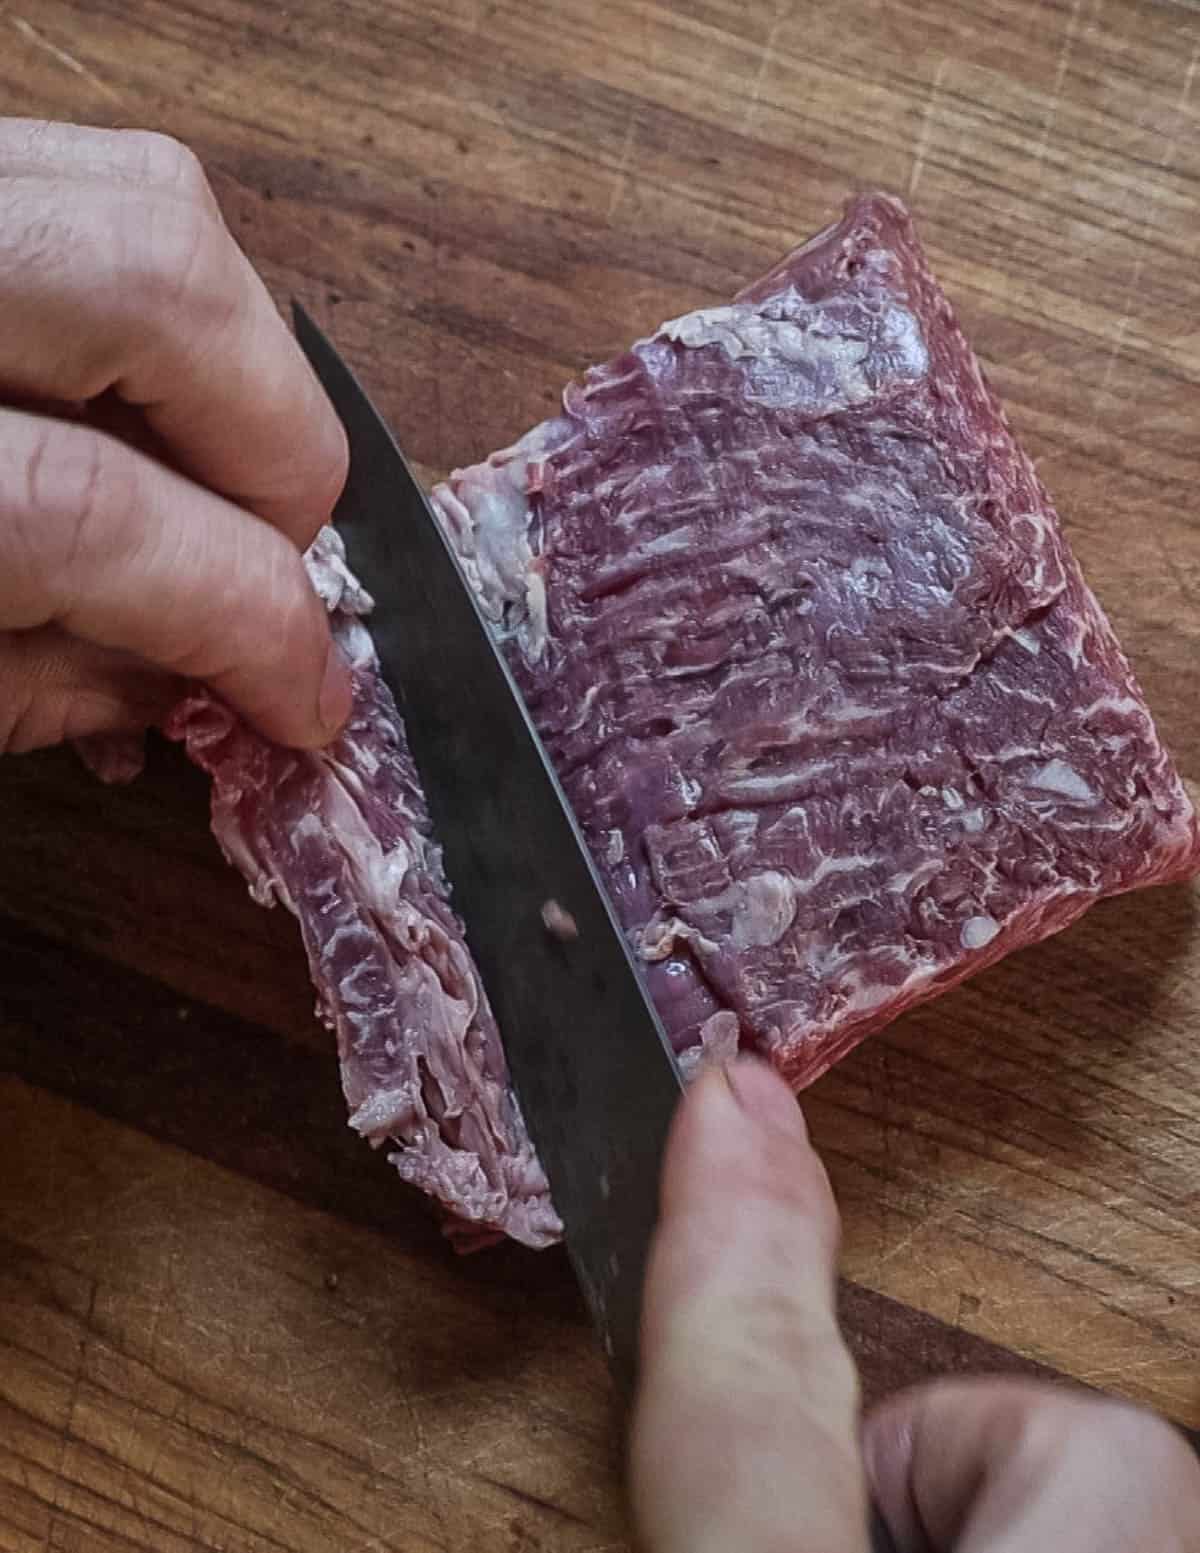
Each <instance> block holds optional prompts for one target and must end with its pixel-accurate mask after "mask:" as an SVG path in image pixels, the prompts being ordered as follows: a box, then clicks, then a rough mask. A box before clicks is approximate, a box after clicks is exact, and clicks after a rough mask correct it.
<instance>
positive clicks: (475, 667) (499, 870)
mask: <svg viewBox="0 0 1200 1553" xmlns="http://www.w3.org/2000/svg"><path fill="white" fill-rule="evenodd" d="M294 313H295V324H296V334H297V338H298V339H299V341H300V345H301V347H302V348H303V350H304V352H305V354H306V355H307V357H308V359H309V361H310V362H311V364H312V366H313V368H314V370H315V371H316V374H317V376H318V378H319V379H320V380H321V383H322V385H323V386H324V388H325V392H326V393H327V394H328V395H329V398H330V399H331V401H332V402H333V406H334V408H335V409H336V411H337V413H338V415H339V416H340V417H341V420H342V423H343V425H344V426H345V428H346V432H347V435H348V437H349V440H350V476H349V479H348V481H347V483H346V489H345V491H344V492H343V494H342V497H341V500H340V501H339V503H338V506H337V511H336V513H335V522H336V525H337V528H338V530H339V532H340V533H341V535H342V538H343V540H344V541H345V545H346V554H347V559H348V560H349V563H350V566H351V568H352V569H353V570H354V571H355V572H356V573H357V575H358V576H359V577H360V578H361V579H362V582H363V584H364V585H365V587H366V588H367V590H368V591H369V592H370V593H371V594H372V595H373V597H374V599H375V610H374V613H373V614H372V616H371V622H370V624H371V634H372V636H373V637H374V640H375V646H376V649H377V650H378V653H379V660H380V663H381V665H382V668H383V673H384V676H385V678H386V679H387V682H388V684H389V685H390V686H391V689H392V692H393V694H394V695H395V697H396V700H397V702H398V703H399V705H400V708H401V712H402V714H403V717H404V722H405V727H406V729H407V731H408V738H409V743H410V745H411V748H412V753H413V758H414V759H415V761H416V763H417V769H418V770H419V772H420V774H421V780H422V783H423V784H424V787H425V793H426V797H427V799H428V802H429V810H430V814H431V816H432V818H433V823H434V827H435V830H436V833H437V836H438V840H439V841H440V842H441V844H442V847H443V851H444V856H445V863H446V874H447V877H448V878H449V879H450V882H451V886H452V888H453V891H454V904H455V907H456V908H457V910H458V913H459V915H460V916H461V917H462V919H463V921H464V923H465V924H466V934H467V941H468V943H469V944H470V946H471V951H472V953H473V954H474V956H475V959H476V961H477V962H478V965H479V969H480V971H481V973H482V975H483V980H484V985H485V986H486V987H487V991H488V996H489V997H490V999H491V1001H492V1006H493V1008H494V1009H495V1012H496V1017H497V1020H498V1021H499V1025H500V1029H501V1031H502V1032H503V1036H504V1049H505V1052H506V1054H507V1056H508V1062H509V1067H510V1069H511V1071H512V1077H513V1083H514V1085H515V1087H516V1092H517V1096H518V1098H519V1100H520V1103H521V1109H522V1111H523V1112H524V1114H525V1120H526V1123H527V1124H528V1127H529V1131H530V1134H531V1136H532V1138H533V1141H534V1144H535V1145H536V1147H537V1151H538V1155H539V1157H540V1158H541V1161H542V1164H543V1165H544V1167H545V1170H546V1174H547V1176H548V1177H549V1181H550V1190H551V1193H552V1195H553V1198H554V1205H555V1207H556V1208H557V1209H558V1212H559V1214H560V1215H561V1217H562V1220H563V1223H564V1225H565V1227H566V1242H567V1250H568V1251H569V1253H570V1256H571V1260H572V1262H573V1263H574V1265H575V1270H576V1272H577V1274H578V1277H579V1281H580V1284H581V1285H582V1288H583V1291H584V1294H585V1296H586V1297H587V1301H588V1304H589V1305H590V1307H591V1310H592V1313H593V1315H594V1317H595V1319H596V1323H597V1325H598V1327H599V1329H600V1333H601V1336H602V1338H603V1340H604V1344H605V1347H606V1349H607V1351H608V1354H609V1357H610V1359H611V1361H612V1365H613V1368H614V1371H615V1373H616V1374H617V1375H618V1377H619V1378H620V1379H621V1381H622V1382H625V1383H627V1382H629V1381H630V1380H631V1379H632V1377H633V1375H634V1373H635V1368H636V1355H637V1332H638V1321H639V1316H640V1308H641V1289H642V1277H643V1273H644V1270H645V1261H646V1251H647V1246H648V1243H649V1239H650V1235H651V1232H652V1230H653V1227H654V1220H655V1216H656V1211H657V1200H658V1177H659V1167H660V1163H661V1157H662V1150H663V1145H664V1142H665V1139H666V1132H667V1127H668V1124H669V1123H670V1120H671V1116H672V1114H673V1113H674V1110H675V1106H676V1103H677V1101H678V1099H679V1094H680V1080H679V1073H678V1070H677V1068H676V1065H675V1060H674V1057H673V1055H672V1051H671V1047H670V1043H669V1042H668V1040H667V1037H666V1035H665V1033H664V1031H663V1028H662V1025H661V1023H660V1022H659V1019H658V1016H657V1014H656V1013H655V1011H654V1007H653V1005H652V1004H651V1002H650V1000H649V998H648V996H647V994H646V991H645V988H644V986H643V984H642V979H641V976H640V973H639V971H638V969H637V965H636V962H635V961H634V959H633V957H632V955H631V953H630V950H629V945H628V943H627V942H626V939H625V936H624V933H623V932H622V930H621V928H620V925H619V924H618V922H617V919H616V917H615V916H614V914H613V909H612V905H611V903H610V902H609V899H608V897H607V895H606V893H605V891H604V888H603V886H602V885H601V882H600V879H599V877H598V876H597V873H596V870H595V868H594V866H593V864H592V860H591V857H590V855H589V854H588V851H587V848H586V845H585V843H584V841H583V837H582V835H581V834H580V831H579V828H578V825H577V824H576V821H575V819H574V816H573V815H572V813H571V810H570V807H569V806H568V804H567V801H566V798H565V797H564V795H563V791H562V788H561V787H560V785H559V782H558V778H557V777H556V776H555V774H554V771H553V769H552V767H551V766H550V763H549V761H548V759H547V756H546V752H545V750H544V748H543V747H542V743H541V740H540V739H539V738H538V736H537V733H536V732H535V730H534V728H533V725H532V723H531V722H530V720H529V714H528V712H527V711H526V709H525V704H524V702H523V701H522V699H521V696H520V693H519V691H518V690H517V687H516V685H515V683H514V681H513V678H512V675H511V674H510V672H509V669H508V665H507V664H506V663H505V661H504V659H503V658H502V657H501V655H500V653H499V651H498V649H497V647H496V645H495V643H494V641H493V638H492V635H491V632H490V630H489V628H488V626H487V624H486V622H485V621H484V618H483V616H482V615H481V614H480V612H479V609H478V608H477V606H476V603H475V599H474V596H473V595H472V593H471V591H470V589H469V587H468V586H467V583H466V580H465V578H464V577H463V574H462V571H461V569H460V567H459V564H458V560H457V558H456V557H455V555H454V553H453V552H452V550H451V549H450V546H449V545H448V544H447V542H446V540H445V537H444V536H443V533H442V530H441V527H440V525H439V523H438V521H437V519H436V517H435V516H434V514H433V511H432V509H431V507H430V505H429V502H428V501H427V499H426V497H425V494H424V492H423V491H422V489H421V487H420V485H419V484H418V482H417V480H416V479H415V478H414V476H413V474H412V472H411V470H410V469H409V467H408V464H407V463H406V461H405V459H404V456H403V454H402V453H401V452H400V449H399V448H398V447H397V445H396V443H395V441H394V439H393V438H392V435H391V433H390V432H389V431H388V429H387V426H386V425H385V424H384V422H383V420H382V418H381V417H380V415H379V414H378V412H377V411H376V410H375V409H374V407H373V406H372V404H371V402H370V400H369V399H368V398H367V395H366V394H365V393H364V392H363V390H362V388H361V387H360V386H359V384H358V383H357V381H356V380H355V378H354V375H353V374H352V373H351V371H350V369H349V368H348V367H347V366H346V364H345V363H344V362H343V361H342V359H341V358H340V356H339V355H338V354H337V352H336V351H335V350H334V348H333V346H332V345H331V344H330V343H329V341H328V340H327V339H326V338H325V336H324V335H323V334H322V333H321V331H320V330H319V329H318V328H317V326H316V325H315V324H314V323H313V322H312V320H311V319H310V318H309V317H308V316H307V314H306V313H305V312H304V311H303V309H302V308H300V307H299V306H298V305H294ZM549 901H554V902H557V903H558V904H559V905H560V906H561V907H562V908H563V909H564V910H565V911H567V912H569V913H570V915H571V916H572V917H573V918H574V919H575V923H576V925H577V927H578V937H577V938H576V939H575V940H573V941H571V942H561V941H559V940H557V939H555V938H552V937H551V936H550V935H549V934H548V933H547V931H546V929H545V926H544V924H543V921H542V908H543V906H544V905H545V904H546V903H547V902H549Z"/></svg>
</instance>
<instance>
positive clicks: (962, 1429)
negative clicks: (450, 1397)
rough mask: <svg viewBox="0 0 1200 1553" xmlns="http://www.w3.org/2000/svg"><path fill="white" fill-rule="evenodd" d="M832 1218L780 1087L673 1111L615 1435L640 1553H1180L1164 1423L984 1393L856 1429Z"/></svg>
mask: <svg viewBox="0 0 1200 1553" xmlns="http://www.w3.org/2000/svg"><path fill="white" fill-rule="evenodd" d="M837 1241H838V1216H837V1210H836V1207H835V1205H834V1201H833V1196H832V1193H831V1191H830V1188H829V1183H828V1180H827V1178H826V1176H825V1172H824V1169H823V1168H822V1166H821V1163H820V1161H819V1159H818V1158H817V1156H816V1154H815V1153H814V1152H813V1150H812V1148H811V1146H810V1144H809V1142H808V1137H807V1132H806V1129H805V1126H804V1122H803V1118H802V1115H801V1112H800V1108H799V1106H798V1105H797V1104H796V1102H795V1100H794V1098H793V1097H792V1095H791V1093H790V1092H789V1090H788V1089H787V1086H786V1085H785V1084H784V1083H783V1081H782V1080H781V1079H779V1078H778V1077H777V1076H776V1075H775V1074H774V1073H773V1072H772V1071H771V1070H770V1069H768V1068H767V1067H766V1066H765V1065H763V1064H761V1063H758V1062H756V1061H754V1060H752V1059H742V1060H740V1061H739V1062H738V1063H736V1064H734V1066H733V1067H732V1069H731V1070H730V1071H729V1074H728V1077H727V1076H726V1075H725V1074H723V1073H720V1072H710V1073H707V1074H705V1075H704V1076H703V1077H702V1078H701V1079H699V1080H698V1081H697V1083H696V1084H695V1085H694V1086H693V1087H692V1089H691V1091H690V1092H689V1094H688V1095H687V1097H686V1099H685V1100H684V1103H683V1105H682V1106H681V1109H680V1114H679V1116H678V1118H677V1120H676V1124H675V1128H674V1131H673V1133H672V1138H671V1142H670V1146H669V1149H668V1154H667V1160H666V1164H665V1168H664V1175H663V1187H662V1215H661V1220H660V1224H659V1229H658V1233H657V1236H656V1240H655V1244H654V1248H653V1252H652V1256H651V1262H650V1268H649V1272H648V1277H647V1284H646V1299H645V1319H644V1327H643V1347H642V1382H641V1388H640V1392H639V1396H638V1400H637V1404H636V1407H635V1413H634V1423H633V1431H632V1436H631V1462H630V1465H631V1492H632V1499H633V1509H634V1516H635V1520H636V1523H637V1526H638V1529H639V1531H640V1534H641V1537H642V1545H643V1546H644V1547H645V1548H646V1550H647V1553H866V1550H867V1547H868V1541H867V1530H866V1504H867V1493H868V1487H869V1489H870V1493H871V1495H872V1496H873V1497H874V1499H875V1500H876V1502H877V1503H878V1505H879V1506H880V1508H881V1510H882V1512H883V1514H884V1517H885V1519H886V1520H887V1522H888V1525H889V1527H890V1529H891V1531H892V1534H893V1536H894V1537H895V1539H896V1542H897V1545H898V1547H899V1548H900V1550H901V1553H1194V1550H1198V1549H1200V1466H1198V1465H1197V1462H1196V1459H1195V1457H1194V1456H1193V1454H1192V1452H1191V1451H1190V1450H1189V1448H1188V1447H1187V1445H1186V1444H1185V1442H1184V1440H1183V1438H1182V1437H1181V1436H1180V1435H1179V1434H1177V1433H1176V1431H1175V1430H1173V1429H1172V1428H1170V1427H1169V1426H1168V1425H1167V1424H1165V1423H1164V1422H1163V1421H1162V1420H1160V1419H1158V1418H1156V1417H1154V1416H1153V1415H1151V1414H1148V1413H1144V1412H1141V1411H1139V1410H1137V1409H1135V1408H1132V1407H1128V1406H1125V1405H1124V1404H1120V1403H1116V1402H1112V1401H1108V1400H1105V1399H1102V1398H1097V1397H1094V1396H1092V1395H1090V1394H1088V1393H1086V1392H1082V1391H1075V1390H1072V1389H1067V1388H1065V1387H1063V1388H1060V1387H1054V1386H1048V1385H1044V1384H1041V1383H1036V1382H1031V1381H1026V1380H1012V1379H1000V1378H982V1379H978V1380H954V1381H938V1382H935V1383H933V1384H931V1385H928V1386H922V1387H919V1388H917V1389H916V1390H914V1391H911V1392H907V1393H904V1394H902V1395H900V1396H897V1397H895V1398H893V1399H891V1400H890V1401H888V1402H887V1403H885V1404H884V1405H883V1406H882V1407H881V1408H879V1409H877V1410H876V1411H875V1412H874V1413H873V1414H872V1416H871V1417H870V1418H869V1419H868V1420H867V1423H866V1425H865V1428H864V1429H863V1430H862V1431H861V1434H860V1428H859V1423H858V1416H857V1415H858V1383H857V1377H856V1375H855V1371H854V1366H853V1364H852V1362H851V1360H850V1356H849V1354H848V1352H847V1350H846V1347H845V1345H844V1343H843V1341H842V1338H841V1335H840V1333H839V1331H838V1328H837V1321H836V1316H835V1314H834V1282H835V1260H836V1252H837Z"/></svg>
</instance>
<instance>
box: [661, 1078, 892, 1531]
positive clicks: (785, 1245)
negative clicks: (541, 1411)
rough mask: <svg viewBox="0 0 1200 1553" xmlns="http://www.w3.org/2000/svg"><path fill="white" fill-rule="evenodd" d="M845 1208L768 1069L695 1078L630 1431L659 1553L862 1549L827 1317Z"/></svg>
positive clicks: (677, 1152) (670, 1167)
mask: <svg viewBox="0 0 1200 1553" xmlns="http://www.w3.org/2000/svg"><path fill="white" fill-rule="evenodd" d="M837 1240H838V1220H837V1210H836V1208H835V1206H834V1202H833V1196H832V1193H831V1192H830V1188H829V1183H828V1180H827V1178H826V1176H825V1172H824V1170H823V1169H822V1166H821V1163H820V1161H819V1160H818V1159H817V1156H816V1155H815V1154H814V1152H813V1150H812V1148H811V1146H810V1145H809V1142H808V1135H807V1131H806V1129H805V1126H804V1121H803V1118H802V1116H801V1113H800V1109H799V1106H798V1105H797V1104H796V1101H795V1099H794V1097H793V1096H792V1094H791V1092H790V1091H789V1090H788V1088H787V1086H786V1085H785V1084H784V1083H783V1081H782V1080H781V1079H780V1078H779V1077H778V1076H777V1075H776V1074H775V1073H774V1072H773V1071H771V1070H770V1069H768V1068H767V1067H766V1066H765V1065H763V1064H761V1063H758V1062H756V1061H753V1060H751V1059H742V1060H740V1061H739V1062H738V1063H736V1064H735V1065H734V1066H733V1067H732V1068H731V1069H730V1070H729V1074H728V1077H727V1076H726V1075H725V1074H723V1073H721V1072H717V1071H713V1072H709V1073H707V1074H705V1075H703V1076H702V1077H701V1078H700V1079H699V1080H698V1081H697V1083H696V1084H695V1086H694V1087H693V1089H692V1090H691V1091H690V1092H689V1094H688V1095H687V1097H686V1098H685V1100H684V1102H683V1104H682V1106H681V1109H680V1113H679V1116H678V1118H677V1120H676V1123H675V1127H674V1130H673V1132H672V1136H671V1140H670V1145H669V1148H668V1153H667V1159H666V1163H665V1167H664V1175H663V1187H662V1216H661V1221H660V1223H659V1227H658V1232H657V1235H656V1237H655V1242H654V1247H653V1252H652V1256H651V1262H650V1268H649V1272H648V1276H647V1282H646V1294H645V1314H644V1321H643V1341H642V1381H641V1387H640V1392H639V1396H638V1402H637V1406H636V1410H635V1417H634V1427H633V1433H632V1439H631V1489H632V1494H633V1502H634V1509H635V1514H636V1517H637V1520H638V1524H639V1526H640V1527H641V1529H642V1531H643V1534H644V1537H645V1542H646V1546H647V1548H648V1549H651V1550H652V1553H717V1550H721V1553H727V1550H729V1549H731V1548H737V1549H739V1550H740V1553H832V1550H834V1549H836V1550H837V1553H859V1550H861V1549H864V1548H865V1546H866V1531H865V1501H864V1489H863V1477H862V1470H861V1466H860V1462H859V1456H858V1439H857V1424H856V1416H857V1381H856V1377H855V1373H854V1368H853V1365H852V1363H851V1361H850V1357H849V1355H848V1353H847V1351H846V1348H845V1346H844V1344H843V1343H842V1339H841V1335H840V1333H839V1331H838V1327H837V1321H836V1317H835V1315H834V1262H835V1257H836V1251H837Z"/></svg>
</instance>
